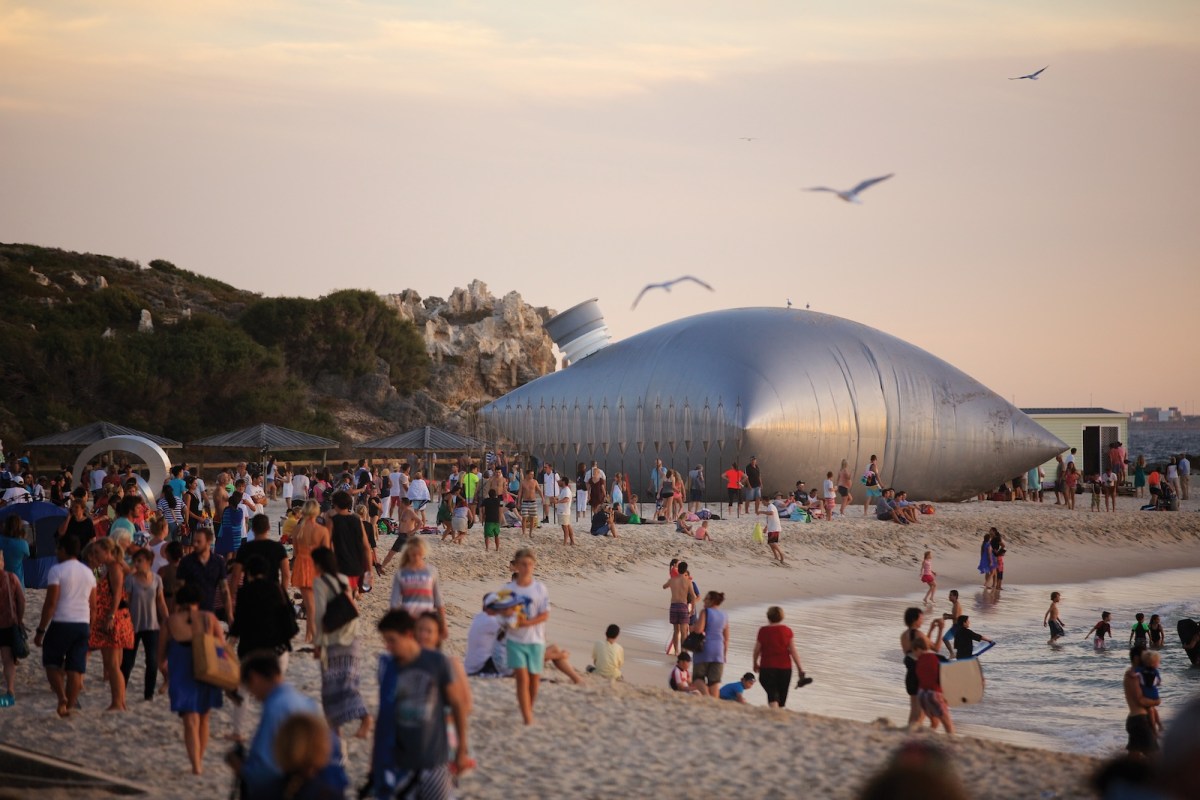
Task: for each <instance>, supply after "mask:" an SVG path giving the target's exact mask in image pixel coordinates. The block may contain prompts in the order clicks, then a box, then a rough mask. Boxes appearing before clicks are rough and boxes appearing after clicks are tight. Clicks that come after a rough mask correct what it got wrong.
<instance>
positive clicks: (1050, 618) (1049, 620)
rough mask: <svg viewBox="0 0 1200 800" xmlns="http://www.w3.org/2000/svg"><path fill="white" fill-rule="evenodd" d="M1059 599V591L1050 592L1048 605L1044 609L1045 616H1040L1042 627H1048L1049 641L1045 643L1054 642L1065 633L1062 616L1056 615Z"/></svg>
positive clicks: (1060, 597)
mask: <svg viewBox="0 0 1200 800" xmlns="http://www.w3.org/2000/svg"><path fill="white" fill-rule="evenodd" d="M1060 600H1062V594H1061V593H1059V592H1051V593H1050V607H1049V608H1048V609H1046V616H1045V617H1043V618H1042V627H1043V628H1045V627H1049V628H1050V641H1048V642H1046V644H1054V643H1055V642H1057V641H1058V640H1059V639H1061V638H1062V637H1064V636H1066V635H1067V631H1066V628H1064V627H1063V621H1062V618H1061V617H1060V616H1059V615H1058V601H1060Z"/></svg>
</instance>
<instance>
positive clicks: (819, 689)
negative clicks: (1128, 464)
mask: <svg viewBox="0 0 1200 800" xmlns="http://www.w3.org/2000/svg"><path fill="white" fill-rule="evenodd" d="M1197 586H1200V570H1197V569H1186V570H1171V571H1168V572H1159V573H1153V574H1147V575H1141V576H1137V577H1132V578H1117V579H1106V580H1098V581H1093V582H1089V583H1083V584H1064V585H1055V586H1048V585H1047V586H1028V585H1019V584H1013V585H1012V586H1010V587H1007V588H1005V589H1004V590H1003V591H1002V592H1000V599H999V600H993V599H992V595H993V593H988V595H986V596H985V594H984V593H983V591H982V589H980V588H978V587H973V586H957V587H955V586H949V585H947V586H939V587H938V598H937V603H936V605H935V606H934V608H933V610H932V611H928V612H927V613H926V619H927V623H926V624H928V620H931V619H933V618H934V617H938V618H940V616H941V614H942V612H944V611H949V609H950V606H949V603H948V602H946V600H945V598H946V594H947V592H948V591H949V590H950V589H952V588H957V589H959V591H960V593H961V594H962V604H963V611H964V613H966V614H968V615H969V616H970V617H971V627H972V629H974V630H975V631H977V632H979V633H981V634H983V635H984V636H987V637H988V638H991V639H995V640H996V642H997V644H996V646H995V647H994V648H992V649H991V650H990V651H989V652H988V653H986V654H985V655H984V656H982V658H981V662H982V664H983V669H984V677H985V680H986V682H987V683H986V693H985V697H984V700H983V702H982V703H980V704H978V705H974V706H961V707H959V708H955V709H953V711H952V713H953V715H954V721H955V726H956V728H957V729H958V730H959V731H960V732H962V733H966V734H970V735H974V736H979V737H983V738H989V739H998V740H1002V741H1007V742H1012V743H1016V744H1023V745H1028V746H1033V747H1041V748H1045V749H1051V750H1059V751H1065V752H1074V753H1085V754H1090V755H1099V756H1103V755H1108V754H1111V753H1113V752H1114V751H1117V750H1119V749H1121V748H1122V747H1123V746H1124V743H1125V731H1124V723H1125V716H1126V711H1125V708H1126V707H1125V702H1124V696H1123V694H1122V683H1121V682H1122V675H1123V673H1124V671H1125V669H1126V667H1127V665H1128V661H1129V659H1128V655H1127V651H1128V644H1127V642H1128V638H1129V629H1130V627H1131V626H1132V624H1133V621H1134V614H1135V613H1136V612H1138V611H1142V612H1144V613H1145V614H1146V618H1147V620H1149V616H1150V614H1160V615H1162V618H1163V626H1164V628H1165V629H1166V634H1167V635H1166V647H1165V648H1164V649H1163V651H1162V665H1161V666H1160V670H1161V672H1162V683H1163V685H1162V699H1163V705H1162V706H1161V713H1162V716H1163V719H1164V720H1169V719H1170V716H1171V714H1172V712H1173V711H1174V710H1175V709H1177V708H1179V707H1180V706H1181V705H1183V703H1184V702H1186V700H1187V699H1188V698H1190V697H1192V696H1195V695H1196V694H1197V693H1198V692H1200V669H1193V668H1191V667H1190V665H1189V663H1188V659H1187V655H1186V654H1185V653H1184V652H1183V648H1182V647H1181V645H1180V642H1179V637H1178V636H1177V635H1176V633H1175V624H1176V622H1177V621H1178V620H1179V619H1182V618H1184V617H1190V618H1192V619H1200V592H1198V591H1197V589H1196V587H1197ZM1051 591H1060V592H1062V593H1063V601H1062V603H1061V604H1060V610H1061V615H1062V618H1063V621H1064V622H1065V624H1066V628H1067V636H1066V637H1065V638H1064V639H1061V640H1060V641H1059V643H1058V644H1057V645H1055V646H1053V647H1051V646H1050V645H1048V644H1047V640H1048V639H1049V633H1048V631H1047V629H1046V628H1043V627H1042V617H1043V615H1044V614H1045V612H1046V609H1047V608H1048V607H1049V604H1050V592H1051ZM920 598H921V594H920V593H917V592H914V594H913V595H912V596H911V597H910V598H908V599H901V600H892V599H880V598H870V597H857V596H849V595H845V596H839V597H833V598H824V599H818V600H804V601H797V602H792V603H781V604H780V605H781V607H782V608H783V609H784V617H785V619H784V621H785V623H786V624H787V625H790V626H791V627H792V629H793V630H794V631H795V634H796V641H797V645H798V648H799V651H800V659H801V662H802V663H803V664H804V668H805V671H806V673H807V674H808V675H809V676H811V677H812V678H814V679H815V682H814V683H813V684H811V685H809V686H807V687H805V688H804V689H801V690H797V689H795V688H793V689H792V691H791V694H790V695H789V697H788V708H795V709H797V710H803V711H811V712H813V713H817V714H822V715H825V716H833V717H843V718H847V719H854V720H859V721H862V722H871V721H874V720H876V719H878V718H880V717H885V718H887V719H888V720H889V721H890V722H891V723H892V724H893V725H901V724H903V723H904V722H905V721H906V720H907V718H908V696H907V695H906V694H905V693H904V666H903V664H902V658H903V655H902V653H901V652H900V634H901V633H902V632H903V630H904V622H903V616H904V610H905V608H907V607H909V606H914V605H920V603H919V601H920ZM766 609H767V606H766V605H762V606H749V607H741V608H734V607H726V610H727V611H728V612H729V616H730V636H731V641H730V648H729V663H728V664H727V665H726V669H725V682H729V681H732V680H737V679H738V678H740V677H741V675H742V673H743V672H746V671H748V670H749V669H750V666H751V653H752V651H753V647H754V637H755V635H756V634H757V631H758V628H759V627H760V626H761V625H764V624H766ZM1101 611H1111V612H1112V625H1113V629H1114V631H1115V636H1114V637H1113V638H1112V639H1110V643H1111V649H1110V650H1108V651H1105V652H1100V653H1097V652H1095V651H1094V649H1093V647H1092V643H1091V640H1090V639H1088V640H1086V641H1085V640H1084V639H1083V636H1084V634H1085V633H1086V632H1087V630H1088V629H1089V628H1091V626H1092V625H1093V624H1094V623H1095V622H1097V621H1098V620H1099V619H1100V612H1101ZM628 634H629V635H632V636H636V637H638V638H643V637H644V638H646V639H647V640H648V641H651V642H657V643H659V646H660V647H661V643H662V642H664V641H666V640H667V639H669V638H670V629H669V626H667V625H666V624H665V623H661V622H657V621H656V622H647V623H644V624H643V625H639V626H634V627H633V628H631V629H630V630H629V631H628ZM664 663H666V659H664ZM669 669H670V668H669V667H665V668H664V670H663V676H664V677H663V680H664V681H665V680H666V675H667V673H668V672H669ZM793 686H794V684H793ZM747 699H748V700H749V701H751V702H753V703H756V704H765V703H766V695H765V693H764V692H763V691H762V690H761V689H760V688H759V687H757V686H756V687H755V688H754V689H753V690H751V691H750V692H748V693H747Z"/></svg>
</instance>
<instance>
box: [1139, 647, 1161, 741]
mask: <svg viewBox="0 0 1200 800" xmlns="http://www.w3.org/2000/svg"><path fill="white" fill-rule="evenodd" d="M1158 663H1159V655H1158V653H1156V652H1154V651H1153V650H1147V651H1146V652H1144V653H1142V666H1141V667H1140V668H1139V669H1138V676H1139V677H1140V678H1141V679H1142V697H1144V698H1146V699H1147V700H1152V701H1154V705H1152V706H1150V707H1149V708H1147V709H1146V711H1147V713H1148V714H1149V716H1150V729H1151V730H1155V731H1158V732H1159V733H1162V727H1163V726H1162V719H1161V718H1160V717H1159V716H1158V706H1159V704H1160V703H1161V702H1162V700H1161V699H1160V698H1159V696H1158V690H1159V688H1161V687H1162V674H1161V673H1160V672H1159V671H1158Z"/></svg>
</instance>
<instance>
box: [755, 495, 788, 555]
mask: <svg viewBox="0 0 1200 800" xmlns="http://www.w3.org/2000/svg"><path fill="white" fill-rule="evenodd" d="M754 513H755V514H765V515H766V517H767V544H768V545H769V546H770V548H771V559H772V560H775V559H779V564H780V566H786V565H787V562H785V561H784V560H783V550H782V549H780V547H779V534H780V532H781V531H782V528H781V526H780V524H779V509H778V508H777V507H776V506H775V504H774V503H767V507H766V508H764V509H762V510H761V511H759V510H758V509H757V508H756V509H755V510H754Z"/></svg>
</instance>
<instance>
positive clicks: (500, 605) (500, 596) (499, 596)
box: [483, 589, 521, 611]
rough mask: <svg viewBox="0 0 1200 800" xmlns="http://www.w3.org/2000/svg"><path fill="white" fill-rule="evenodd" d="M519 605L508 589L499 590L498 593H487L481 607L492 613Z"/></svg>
mask: <svg viewBox="0 0 1200 800" xmlns="http://www.w3.org/2000/svg"><path fill="white" fill-rule="evenodd" d="M520 604H521V601H520V600H518V599H517V596H516V595H514V594H513V593H512V592H511V591H510V590H508V589H501V590H500V591H498V592H488V595H487V597H485V598H483V607H484V608H490V609H491V610H493V611H505V610H507V609H510V608H514V607H516V606H519V605H520Z"/></svg>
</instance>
